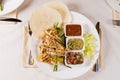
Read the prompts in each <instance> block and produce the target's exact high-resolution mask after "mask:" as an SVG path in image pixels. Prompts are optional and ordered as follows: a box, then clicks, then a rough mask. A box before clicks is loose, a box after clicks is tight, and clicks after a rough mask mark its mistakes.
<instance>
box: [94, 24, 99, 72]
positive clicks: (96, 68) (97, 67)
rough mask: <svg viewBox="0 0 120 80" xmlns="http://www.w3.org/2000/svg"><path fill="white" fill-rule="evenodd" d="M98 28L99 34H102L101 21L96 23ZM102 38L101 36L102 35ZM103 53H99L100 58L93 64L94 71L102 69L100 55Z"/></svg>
mask: <svg viewBox="0 0 120 80" xmlns="http://www.w3.org/2000/svg"><path fill="white" fill-rule="evenodd" d="M95 27H96V30H97V32H98V34H99V36H100V30H101V29H100V22H97V24H96V26H95ZM100 38H101V37H100ZM100 55H101V54H100V53H99V57H98V59H97V61H96V63H95V65H94V66H93V69H92V70H93V71H94V72H98V71H100V67H101V66H100V65H101V56H100Z"/></svg>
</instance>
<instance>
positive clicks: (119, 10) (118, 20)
mask: <svg viewBox="0 0 120 80" xmlns="http://www.w3.org/2000/svg"><path fill="white" fill-rule="evenodd" d="M106 2H107V4H108V5H109V6H110V7H111V8H112V12H113V20H112V22H113V25H114V27H115V28H119V27H120V0H106Z"/></svg>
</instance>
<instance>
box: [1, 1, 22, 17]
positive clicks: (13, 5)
mask: <svg viewBox="0 0 120 80" xmlns="http://www.w3.org/2000/svg"><path fill="white" fill-rule="evenodd" d="M23 2H24V0H3V2H2V4H3V11H1V12H0V15H5V14H8V13H10V12H12V11H14V10H15V9H17V8H18V7H19V6H20V5H21V4H22V3H23Z"/></svg>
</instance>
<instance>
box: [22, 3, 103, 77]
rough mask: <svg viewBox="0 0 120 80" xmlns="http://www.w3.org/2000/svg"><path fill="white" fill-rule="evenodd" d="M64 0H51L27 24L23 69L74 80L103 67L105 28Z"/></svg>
mask: <svg viewBox="0 0 120 80" xmlns="http://www.w3.org/2000/svg"><path fill="white" fill-rule="evenodd" d="M100 26H101V25H100V22H99V21H98V22H97V23H96V25H94V24H93V23H92V22H91V21H90V19H88V18H87V17H86V16H84V15H83V14H81V13H79V12H76V11H70V10H69V7H68V6H67V5H66V4H65V3H63V2H62V1H49V2H46V3H44V4H42V5H40V6H39V7H38V8H37V9H35V10H34V11H33V12H32V15H31V17H30V20H29V21H28V23H27V25H26V26H25V27H24V33H23V51H22V52H23V56H22V63H23V67H24V68H33V69H35V70H39V71H40V72H41V73H44V74H47V75H50V76H52V77H55V78H59V79H74V78H77V77H80V76H82V75H84V74H86V73H87V72H88V71H90V70H92V71H94V72H99V71H100V70H101V67H102V49H101V48H102V47H101V46H102V30H101V27H100Z"/></svg>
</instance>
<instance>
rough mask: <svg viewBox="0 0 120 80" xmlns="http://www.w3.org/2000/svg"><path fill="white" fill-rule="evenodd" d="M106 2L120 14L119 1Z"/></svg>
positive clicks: (110, 0)
mask: <svg viewBox="0 0 120 80" xmlns="http://www.w3.org/2000/svg"><path fill="white" fill-rule="evenodd" d="M106 1H107V3H108V4H109V5H110V6H111V7H112V8H113V9H114V10H117V11H119V12H120V5H119V3H118V1H117V0H106Z"/></svg>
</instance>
